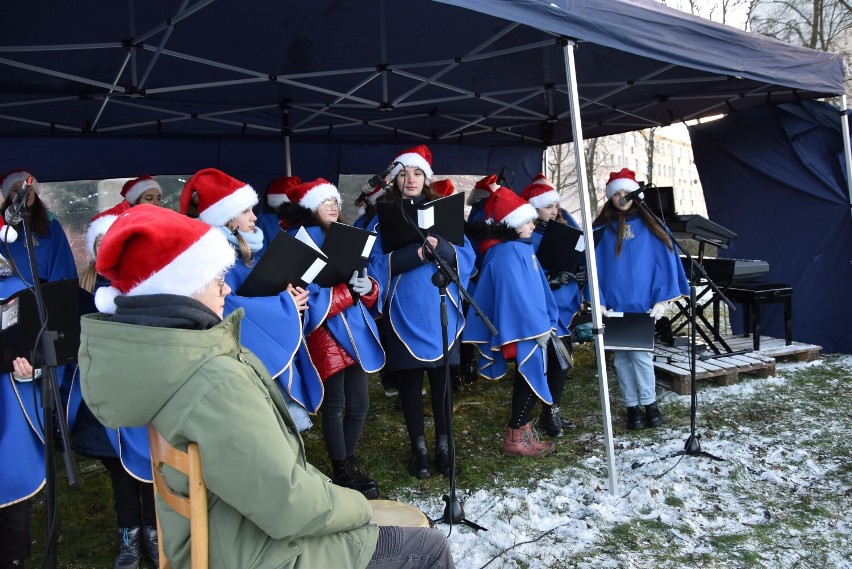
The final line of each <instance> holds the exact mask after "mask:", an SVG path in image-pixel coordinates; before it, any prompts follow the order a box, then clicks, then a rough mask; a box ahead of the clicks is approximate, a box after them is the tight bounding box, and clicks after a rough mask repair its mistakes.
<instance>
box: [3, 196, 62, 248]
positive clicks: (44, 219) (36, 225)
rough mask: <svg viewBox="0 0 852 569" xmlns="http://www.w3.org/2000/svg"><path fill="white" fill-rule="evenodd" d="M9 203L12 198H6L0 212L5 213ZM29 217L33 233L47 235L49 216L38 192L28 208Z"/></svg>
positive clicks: (10, 203)
mask: <svg viewBox="0 0 852 569" xmlns="http://www.w3.org/2000/svg"><path fill="white" fill-rule="evenodd" d="M11 205H12V200H9V199H7V200H6V201H5V202H4V203H3V209H2V212H0V213H3V214H5V213H6V210H7V209H9V206H11ZM30 219H31V220H32V228H33V233H36V234H38V235H41V236H42V237H44V236H45V235H47V228H48V227H49V226H50V218H49V217H48V215H47V208H46V207H45V206H44V202H42V201H41V198H39V197H38V194H35V201H34V202H33V205H32V207H31V208H30ZM18 225H20V224H18Z"/></svg>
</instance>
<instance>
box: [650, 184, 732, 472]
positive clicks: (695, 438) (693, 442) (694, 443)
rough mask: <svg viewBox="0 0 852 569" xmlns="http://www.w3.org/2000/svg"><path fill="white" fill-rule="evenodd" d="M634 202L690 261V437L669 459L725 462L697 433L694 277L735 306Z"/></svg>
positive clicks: (692, 258)
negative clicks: (706, 448) (706, 447)
mask: <svg viewBox="0 0 852 569" xmlns="http://www.w3.org/2000/svg"><path fill="white" fill-rule="evenodd" d="M633 202H634V203H635V204H636V206H637V207H639V208H641V209H642V210H644V211H645V212H646V213H647V214H648V215H649V216H650V217H651V218H652V219H653V220H654V222H655V223H656V224H657V225H658V226H659V227H660V228H661V229H662V230H663V231H665V232H666V233H668V235H669V239H671V241H672V243H674V246H675V249H677V250H678V251H680V252H681V253H683V254H684V256H685V257H686V258H687V259H688V260H689V272H690V274H689V330H690V342H689V376H690V377H689V379H690V398H689V437H687V439H686V441H685V442H684V445H683V450H682V451H678V452H675V453H672V454H671V455H669V457H670V458H671V457H674V456H681V455H687V456H706V457H707V458H711V459H713V460H723V459H722V458H720V457H718V456H715V455H713V454H710V453H709V452H705V451H703V450H701V435H697V434H696V433H695V422H696V421H695V418H696V415H697V413H698V393H697V390H696V381H695V380H696V377H695V376H696V355H695V343H696V337H695V333H696V328H697V325H696V323H695V312H696V310H695V308H696V300H695V280H694V279H693V275H694V274H695V273H696V272H698V273H699V274H700V275H701V277H702V278H703V279H704V280H705V281H706V282H708V283H710V285H711V286H712V287H713V288H714V290H715V291H716V293H717V294H718V295H719V299H720V300H722V301H723V302H725V304H727V305H728V306H729V307H730V308H731V309H734V305H733V304H732V303H731V301H730V300H728V298H727V297H726V296H725V295H724V294H722V291H720V290H719V289H718V287H716V285H715V284H713V282H712V281H711V280H710V278H709V277H708V276H707V272H706V271H705V270H704V267H702V266H701V265H700V264H699V263H698V262H697V261H696V260H695V258H694V257H693V256H692V255H690V254H689V251H687V250H686V249H685V248H684V247H683V245H681V244H680V242H679V241H678V240H677V239H676V238H675V236H674V235H672V234H671V232H670V231H667V228H666V225H665V224H664V223H663V222H662V220H661V219H660V218H659V217H657V215H656V214H655V213H654V212H653V211H652V210H651V208H649V207H648V204H646V203H645V200H644V198H642V197H640V196H639V195H636V196H634V197H633Z"/></svg>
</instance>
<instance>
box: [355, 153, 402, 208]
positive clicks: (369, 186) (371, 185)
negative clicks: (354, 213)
mask: <svg viewBox="0 0 852 569" xmlns="http://www.w3.org/2000/svg"><path fill="white" fill-rule="evenodd" d="M397 166H401V164H400V163H399V162H391V163H390V164H389V165H388V167H387V168H385V170H384V172H380V173H378V174H376V175H375V176H373V177H372V178H370V179H369V180H367V181H366V182H365V183H364V185H363V186H361V195H360V196H358V200H361V199H363V198H366V197H367V195H368V194H370V193H371V192H372V191H373V190H374V189H375V188H376V186H379V185H381V186H384V185H386V184H387V182H386V181H385V178H387V177H388V175H390V173H391V172H392V171H393V169H394V168H396V167H397ZM356 201H357V200H356Z"/></svg>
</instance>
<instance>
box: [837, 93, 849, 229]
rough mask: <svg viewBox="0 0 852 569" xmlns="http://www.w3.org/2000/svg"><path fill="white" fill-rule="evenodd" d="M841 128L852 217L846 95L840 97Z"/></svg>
mask: <svg viewBox="0 0 852 569" xmlns="http://www.w3.org/2000/svg"><path fill="white" fill-rule="evenodd" d="M840 106H841V112H840V128H841V130H842V131H843V156H844V158H845V160H846V189H847V191H848V192H849V214H850V215H852V150H850V148H849V117H848V116H847V114H848V113H849V106H848V105H847V104H846V95H843V96H841V97H840Z"/></svg>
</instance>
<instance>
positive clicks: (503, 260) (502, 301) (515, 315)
mask: <svg viewBox="0 0 852 569" xmlns="http://www.w3.org/2000/svg"><path fill="white" fill-rule="evenodd" d="M472 296H473V300H474V301H475V302H476V304H477V305H478V306H479V307H480V309H481V310H482V311H483V312H484V313H485V314H486V315H487V316H488V318H489V319H490V320H491V322H492V323H493V324H494V326H495V327H496V328H497V335H496V336H492V335H491V333H490V332H489V331H488V329H487V328H486V327H485V324H484V323H483V322H482V320H481V319H480V318H478V317H477V316H476V314H475V313H474V312H473V309H472V308H468V312H467V327H466V328H465V331H464V334H463V335H462V341H464V342H469V343H473V344H476V346H477V348H479V352H480V354H481V356H482V357H481V358H480V361H479V366H480V371H479V372H480V373H481V374H482V375H483V376H485V377H487V378H489V379H499V378H501V377H503V376H504V375H505V374H506V371H507V366H506V360H505V358H504V357H503V353H502V351H501V347H502V346H504V345H507V344H511V343H515V344H516V349H517V358H516V365H517V366H518V371H519V372H520V374H521V375H522V376H523V378H524V379H525V380H526V382H527V383H528V384H529V386H530V388H531V389H532V390H533V392H535V394H536V395H537V396H538V397H539V398H540V399H541V400H542V401H544V402H545V403H547V404H552V403H553V398H552V397H551V394H550V389H549V388H548V386H547V375H546V366H545V357H546V355H545V351H544V350H542V348H541V346H539V345H538V343H537V342H536V341H535V339H534V338H535V337H536V336H541V335H542V334H546V333H549V332H550V331H551V330H552V329H555V328H556V325H557V319H558V313H559V309H558V307H557V306H556V301H555V300H554V298H553V295H552V294H551V292H550V287H549V286H548V284H547V278H546V277H545V275H544V271H542V269H541V265H539V263H538V259H537V258H536V256H535V252H534V250H533V248H532V245H531V244H530V243H528V242H523V241H506V242H504V243H498V244H497V245H494V246H492V247H490V248H489V249H488V250H487V251H486V252H485V255H484V256H483V258H482V270H481V271H480V274H479V280H478V281H477V285H476V291H475V292H474V293H473V295H472Z"/></svg>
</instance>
